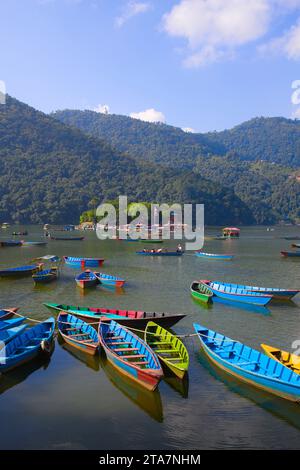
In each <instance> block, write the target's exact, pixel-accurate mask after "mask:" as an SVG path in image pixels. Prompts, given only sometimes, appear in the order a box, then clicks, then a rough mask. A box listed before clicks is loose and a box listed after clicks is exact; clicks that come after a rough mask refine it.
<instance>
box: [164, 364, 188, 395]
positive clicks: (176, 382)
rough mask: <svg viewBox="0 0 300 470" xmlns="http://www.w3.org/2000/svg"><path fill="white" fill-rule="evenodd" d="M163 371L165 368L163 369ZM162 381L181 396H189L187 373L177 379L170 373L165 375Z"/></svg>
mask: <svg viewBox="0 0 300 470" xmlns="http://www.w3.org/2000/svg"><path fill="white" fill-rule="evenodd" d="M164 371H165V369H164ZM163 381H164V382H166V383H167V384H168V385H169V386H170V387H171V388H173V390H175V392H177V393H178V394H179V395H180V396H181V397H182V398H188V396H189V374H188V373H186V374H185V376H184V377H183V379H179V378H178V377H176V376H175V375H174V374H172V373H170V374H169V375H165V376H164V378H163Z"/></svg>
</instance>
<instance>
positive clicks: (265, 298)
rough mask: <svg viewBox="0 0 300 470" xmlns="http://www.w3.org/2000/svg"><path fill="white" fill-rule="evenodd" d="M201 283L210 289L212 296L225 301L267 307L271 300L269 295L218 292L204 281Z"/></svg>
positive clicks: (245, 292)
mask: <svg viewBox="0 0 300 470" xmlns="http://www.w3.org/2000/svg"><path fill="white" fill-rule="evenodd" d="M202 282H203V283H204V284H205V285H206V286H208V287H209V288H210V289H211V291H212V292H213V294H214V295H216V296H217V297H220V298H221V299H225V300H231V301H234V302H241V303H247V304H253V305H263V306H264V305H267V304H268V303H269V302H270V301H271V299H272V296H271V295H263V294H257V295H255V293H251V292H249V291H248V293H247V291H244V292H243V293H238V292H237V293H234V292H225V291H224V290H218V289H215V288H213V287H212V286H211V285H210V284H208V283H205V282H204V281H202Z"/></svg>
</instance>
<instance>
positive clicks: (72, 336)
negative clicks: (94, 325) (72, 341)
mask: <svg viewBox="0 0 300 470" xmlns="http://www.w3.org/2000/svg"><path fill="white" fill-rule="evenodd" d="M69 336H70V338H75V337H77V336H90V335H89V334H88V333H78V334H76V335H69Z"/></svg>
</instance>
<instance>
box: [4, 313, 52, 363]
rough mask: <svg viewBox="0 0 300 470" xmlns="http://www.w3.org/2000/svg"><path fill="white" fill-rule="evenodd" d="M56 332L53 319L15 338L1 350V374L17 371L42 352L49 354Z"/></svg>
mask: <svg viewBox="0 0 300 470" xmlns="http://www.w3.org/2000/svg"><path fill="white" fill-rule="evenodd" d="M54 330H55V320H54V318H52V317H51V318H48V320H46V321H44V322H41V323H39V324H38V325H36V326H34V327H33V328H30V329H28V330H26V331H25V332H24V333H22V334H21V335H18V336H17V337H15V338H14V339H13V340H12V341H10V342H9V343H8V344H7V345H6V346H4V347H3V348H2V349H0V372H7V371H8V370H11V369H15V368H16V367H19V366H21V365H22V364H24V363H26V362H28V361H30V360H32V359H34V358H35V357H36V356H38V355H39V354H41V353H42V352H44V353H46V354H49V353H50V349H51V348H50V341H51V340H52V338H53V335H54Z"/></svg>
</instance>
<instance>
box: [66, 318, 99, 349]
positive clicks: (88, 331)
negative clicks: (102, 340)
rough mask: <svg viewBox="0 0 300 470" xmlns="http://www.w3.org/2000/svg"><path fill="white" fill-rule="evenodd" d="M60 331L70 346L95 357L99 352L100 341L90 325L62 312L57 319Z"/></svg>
mask: <svg viewBox="0 0 300 470" xmlns="http://www.w3.org/2000/svg"><path fill="white" fill-rule="evenodd" d="M57 325H58V331H59V333H60V334H61V336H62V338H63V339H64V341H65V342H66V343H68V344H69V345H70V346H73V347H74V348H76V349H80V350H81V351H84V352H85V353H87V354H90V355H92V356H94V355H95V354H96V352H97V351H98V347H99V340H98V335H97V331H96V330H95V328H93V327H92V326H91V325H89V324H88V323H85V322H84V321H82V320H80V319H79V318H77V317H75V316H74V315H71V314H70V313H65V312H61V313H60V314H59V316H58V319H57Z"/></svg>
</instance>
